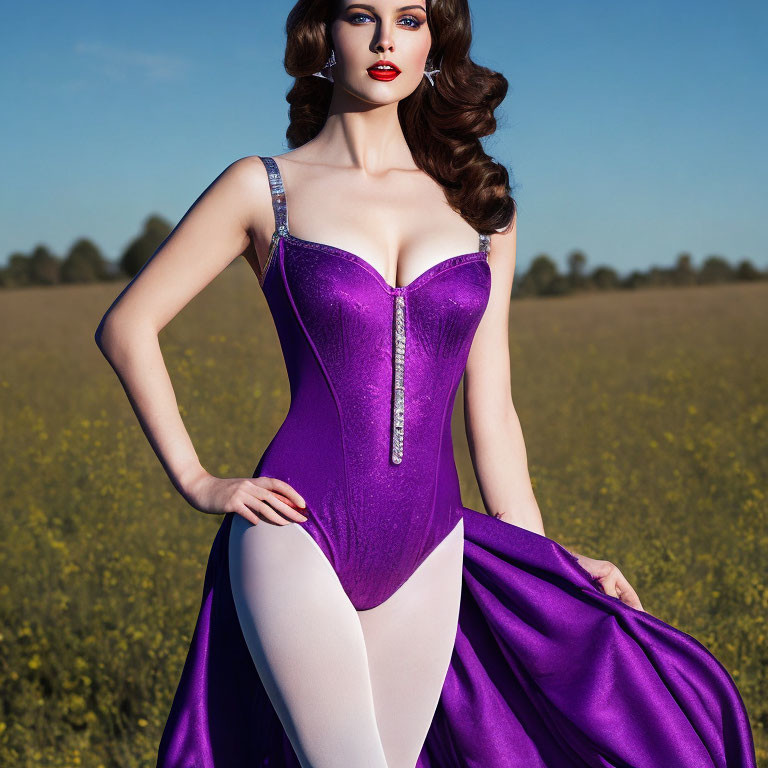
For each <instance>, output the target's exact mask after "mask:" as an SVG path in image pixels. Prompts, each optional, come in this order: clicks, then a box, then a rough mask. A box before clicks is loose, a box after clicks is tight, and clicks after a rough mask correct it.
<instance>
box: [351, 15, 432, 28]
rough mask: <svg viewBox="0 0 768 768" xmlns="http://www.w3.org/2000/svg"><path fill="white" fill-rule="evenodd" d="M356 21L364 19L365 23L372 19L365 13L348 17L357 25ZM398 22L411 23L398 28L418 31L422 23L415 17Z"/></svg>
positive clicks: (406, 17) (408, 17) (404, 18)
mask: <svg viewBox="0 0 768 768" xmlns="http://www.w3.org/2000/svg"><path fill="white" fill-rule="evenodd" d="M358 19H366V20H367V21H374V19H373V18H372V17H371V16H369V15H368V14H367V13H353V14H352V15H351V16H350V17H349V20H350V21H351V22H353V23H354V24H357V23H358V21H357V20H358ZM400 21H410V22H412V23H411V24H404V25H403V24H401V25H400V26H406V27H410V28H411V29H418V28H419V27H420V26H421V24H422V22H420V21H419V20H418V19H417V18H416V17H415V16H404V17H403V18H402V19H400Z"/></svg>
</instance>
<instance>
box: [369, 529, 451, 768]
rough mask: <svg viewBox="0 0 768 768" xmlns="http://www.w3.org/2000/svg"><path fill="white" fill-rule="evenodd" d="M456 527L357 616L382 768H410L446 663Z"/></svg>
mask: <svg viewBox="0 0 768 768" xmlns="http://www.w3.org/2000/svg"><path fill="white" fill-rule="evenodd" d="M463 558H464V521H463V520H460V521H459V522H458V523H457V525H456V527H455V528H454V529H453V531H451V532H450V533H449V534H448V535H447V536H446V538H445V539H443V540H442V541H441V542H440V543H439V544H438V545H437V546H436V547H435V548H434V549H433V550H432V552H430V553H429V555H427V557H426V559H425V560H423V561H422V562H421V564H420V565H419V567H418V568H417V569H416V571H414V573H413V574H412V575H411V576H410V577H409V578H408V580H407V581H406V582H405V583H404V584H403V585H402V586H401V587H400V588H399V589H398V590H397V592H395V593H394V594H393V595H391V596H390V597H389V598H387V600H385V601H384V602H383V603H381V604H380V605H377V606H376V607H375V608H371V609H370V610H367V611H359V612H358V615H359V617H360V623H361V624H362V627H363V634H364V636H365V645H366V648H367V652H368V667H369V670H370V676H371V683H372V686H373V698H374V702H375V708H376V720H377V722H378V725H379V733H380V734H381V740H382V742H383V744H384V752H385V754H386V757H387V765H388V766H389V768H413V767H414V765H416V760H417V759H418V756H419V753H420V752H421V749H422V747H423V745H424V740H425V739H426V737H427V731H428V730H429V726H430V724H431V722H432V718H433V717H434V714H435V709H436V708H437V704H438V701H439V700H440V693H441V691H442V687H443V683H444V682H445V676H446V674H447V672H448V666H449V664H450V661H451V655H452V653H453V647H454V643H455V641H456V630H457V627H458V621H459V602H460V600H461V582H462V563H463Z"/></svg>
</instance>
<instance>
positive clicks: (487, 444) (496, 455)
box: [464, 216, 644, 611]
mask: <svg viewBox="0 0 768 768" xmlns="http://www.w3.org/2000/svg"><path fill="white" fill-rule="evenodd" d="M516 249H517V216H515V221H514V222H513V225H512V227H510V228H509V229H508V230H507V231H505V232H503V233H497V234H494V235H491V246H490V252H489V254H488V263H489V265H490V267H491V273H492V280H491V294H490V297H489V299H488V305H487V306H486V309H485V314H484V315H483V318H482V320H481V321H480V324H479V325H478V327H477V331H476V333H475V338H474V339H473V341H472V347H471V349H470V351H469V356H468V358H467V366H466V371H465V374H464V420H465V425H466V432H467V442H468V444H469V452H470V456H471V458H472V465H473V467H474V470H475V475H476V477H477V482H478V487H479V489H480V495H481V496H482V499H483V504H484V505H485V508H486V510H487V511H488V513H489V514H490V515H493V517H496V518H499V519H501V520H503V521H504V522H507V523H511V524H513V525H517V526H518V527H520V528H526V529H527V530H529V531H533V532H534V533H539V534H541V535H542V536H544V535H546V534H545V533H544V522H543V520H542V517H541V511H540V510H539V505H538V504H537V502H536V497H535V496H534V493H533V487H532V485H531V478H530V474H529V472H528V456H527V453H526V450H525V441H524V439H523V431H522V428H521V426H520V420H519V419H518V416H517V412H516V411H515V407H514V405H513V403H512V385H511V377H510V359H509V304H510V298H511V293H512V281H513V279H514V274H515V260H516ZM569 551H571V550H569ZM571 554H573V555H574V556H575V557H576V559H577V560H578V562H579V565H581V566H582V568H584V569H585V570H586V571H587V572H588V573H589V574H590V575H592V576H594V577H596V578H598V579H599V580H600V583H601V585H602V587H603V589H604V590H605V593H606V594H608V595H612V596H613V597H618V598H620V599H621V600H622V601H624V602H625V603H627V604H628V605H631V606H632V607H633V608H637V609H638V610H641V611H642V610H644V608H643V607H642V605H641V603H640V599H639V598H638V596H637V593H636V592H635V590H634V589H633V588H632V586H631V585H630V584H629V582H628V581H627V579H626V578H625V577H624V575H623V574H622V573H621V571H620V570H619V568H618V567H617V566H616V565H614V564H613V563H611V562H610V561H608V560H594V559H593V558H591V557H587V556H586V555H580V554H578V553H577V552H573V551H571Z"/></svg>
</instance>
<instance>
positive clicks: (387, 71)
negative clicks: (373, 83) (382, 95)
mask: <svg viewBox="0 0 768 768" xmlns="http://www.w3.org/2000/svg"><path fill="white" fill-rule="evenodd" d="M366 71H367V72H368V75H369V77H372V78H373V79H374V80H381V81H382V82H385V83H388V82H389V81H390V80H394V79H395V78H396V77H397V76H398V75H399V74H400V69H399V67H398V66H397V65H396V64H394V63H393V62H391V61H387V60H386V59H381V60H380V61H377V62H376V63H375V64H371V66H370V67H368V69H367V70H366Z"/></svg>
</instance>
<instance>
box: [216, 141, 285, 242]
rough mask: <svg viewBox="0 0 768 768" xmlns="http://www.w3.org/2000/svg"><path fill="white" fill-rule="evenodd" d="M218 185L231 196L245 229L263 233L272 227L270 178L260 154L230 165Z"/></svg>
mask: <svg viewBox="0 0 768 768" xmlns="http://www.w3.org/2000/svg"><path fill="white" fill-rule="evenodd" d="M217 182H219V183H221V184H222V185H224V186H225V187H226V189H227V190H228V192H229V193H231V194H230V196H231V198H232V201H233V204H234V205H235V207H236V210H237V211H238V212H239V214H240V216H241V219H242V222H243V226H244V228H245V229H247V230H250V231H259V230H261V229H263V228H265V227H266V228H268V227H269V223H270V221H271V218H272V202H271V192H270V188H269V176H268V174H267V168H266V166H265V165H264V163H263V161H262V160H261V158H260V157H259V156H258V155H248V156H246V157H241V158H239V159H238V160H235V161H234V162H232V163H230V164H229V165H228V166H227V167H226V168H225V169H224V171H223V172H222V173H221V175H220V176H219V178H218V179H217Z"/></svg>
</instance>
